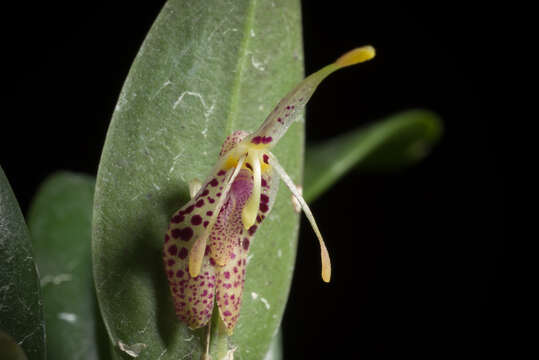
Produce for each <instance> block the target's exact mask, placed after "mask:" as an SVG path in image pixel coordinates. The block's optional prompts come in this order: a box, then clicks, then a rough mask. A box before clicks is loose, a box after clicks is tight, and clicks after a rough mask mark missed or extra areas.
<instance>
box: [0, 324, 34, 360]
mask: <svg viewBox="0 0 539 360" xmlns="http://www.w3.org/2000/svg"><path fill="white" fill-rule="evenodd" d="M0 355H2V360H27V359H28V358H27V357H26V355H25V354H24V351H23V350H22V348H21V347H20V346H19V344H17V342H15V340H14V339H13V338H12V337H11V336H9V335H8V334H6V333H5V332H3V331H2V330H0Z"/></svg>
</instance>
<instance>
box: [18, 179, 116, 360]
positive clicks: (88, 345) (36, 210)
mask: <svg viewBox="0 0 539 360" xmlns="http://www.w3.org/2000/svg"><path fill="white" fill-rule="evenodd" d="M94 184H95V179H94V178H93V177H90V176H86V175H79V174H74V173H68V172H60V173H56V174H54V175H52V176H50V177H49V178H48V179H46V181H45V182H44V183H43V184H42V185H41V187H40V188H39V190H38V192H37V194H36V196H35V198H34V200H33V202H32V204H31V206H30V211H29V213H28V227H29V229H30V233H31V234H32V242H33V246H34V251H35V257H36V263H37V264H38V267H39V269H40V273H41V291H42V297H43V313H44V318H45V323H46V324H47V357H48V358H49V359H58V360H61V359H88V360H90V359H98V358H103V356H98V355H99V354H98V350H99V349H100V348H102V347H104V346H103V343H104V344H105V345H106V344H107V341H106V332H105V330H104V328H101V329H99V327H98V325H99V323H100V315H99V310H98V308H97V300H96V296H95V290H94V283H93V279H92V263H91V254H90V241H91V221H92V206H93V194H94ZM99 330H100V334H98V331H99ZM99 335H100V336H101V339H104V340H105V341H104V342H103V341H101V343H99V341H98V339H99Z"/></svg>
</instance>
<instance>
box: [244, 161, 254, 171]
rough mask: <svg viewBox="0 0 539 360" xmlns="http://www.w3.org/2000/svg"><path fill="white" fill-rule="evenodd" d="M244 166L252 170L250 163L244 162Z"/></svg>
mask: <svg viewBox="0 0 539 360" xmlns="http://www.w3.org/2000/svg"><path fill="white" fill-rule="evenodd" d="M245 166H246V167H247V169H249V170H251V171H253V167H252V166H251V164H249V163H245Z"/></svg>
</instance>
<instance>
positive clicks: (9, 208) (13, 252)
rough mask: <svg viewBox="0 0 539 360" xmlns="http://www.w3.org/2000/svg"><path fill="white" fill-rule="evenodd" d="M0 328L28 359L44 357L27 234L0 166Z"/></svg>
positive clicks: (36, 284) (35, 276)
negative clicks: (10, 337)
mask: <svg viewBox="0 0 539 360" xmlns="http://www.w3.org/2000/svg"><path fill="white" fill-rule="evenodd" d="M0 329H1V330H3V331H5V332H6V333H8V334H9V335H10V336H12V337H13V339H15V341H16V342H17V343H18V344H19V345H21V347H22V348H23V350H24V352H25V353H26V354H27V355H28V357H29V358H30V359H45V323H44V322H43V313H42V306H41V294H40V290H39V278H38V272H37V268H36V264H35V263H34V256H33V253H32V243H31V242H30V235H29V233H28V229H27V227H26V224H25V222H24V218H23V216H22V213H21V209H20V208H19V204H18V203H17V199H16V198H15V195H14V194H13V192H12V190H11V187H10V186H9V182H8V180H7V178H6V176H5V175H4V171H3V170H2V168H0Z"/></svg>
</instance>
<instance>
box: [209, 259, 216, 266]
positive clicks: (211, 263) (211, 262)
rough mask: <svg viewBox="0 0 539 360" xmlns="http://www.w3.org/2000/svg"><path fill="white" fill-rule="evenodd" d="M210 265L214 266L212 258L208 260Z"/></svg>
mask: <svg viewBox="0 0 539 360" xmlns="http://www.w3.org/2000/svg"><path fill="white" fill-rule="evenodd" d="M210 265H212V266H215V260H214V259H213V258H210Z"/></svg>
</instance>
